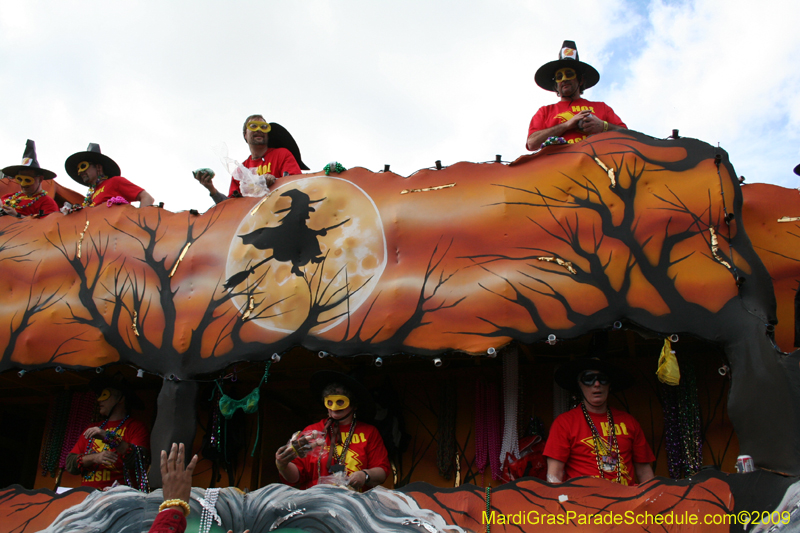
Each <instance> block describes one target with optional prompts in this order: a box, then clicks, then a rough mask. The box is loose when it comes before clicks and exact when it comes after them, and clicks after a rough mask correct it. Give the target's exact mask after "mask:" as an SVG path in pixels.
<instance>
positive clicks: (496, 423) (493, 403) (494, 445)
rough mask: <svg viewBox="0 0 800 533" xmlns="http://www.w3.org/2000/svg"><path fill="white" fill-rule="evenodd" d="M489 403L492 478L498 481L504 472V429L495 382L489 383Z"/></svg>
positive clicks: (488, 436)
mask: <svg viewBox="0 0 800 533" xmlns="http://www.w3.org/2000/svg"><path fill="white" fill-rule="evenodd" d="M487 404H488V405H487V411H486V413H487V417H488V424H487V429H488V434H487V435H486V438H487V440H488V442H489V463H490V464H491V466H492V479H494V480H495V481H498V480H500V479H501V474H502V469H501V466H500V445H501V443H502V439H503V433H502V431H503V430H502V428H501V427H500V420H501V419H502V415H501V413H500V394H499V393H498V392H497V385H495V384H494V383H490V384H489V394H488V395H487Z"/></svg>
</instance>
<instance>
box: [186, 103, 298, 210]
mask: <svg viewBox="0 0 800 533" xmlns="http://www.w3.org/2000/svg"><path fill="white" fill-rule="evenodd" d="M242 135H243V136H244V140H245V142H247V146H248V147H249V148H250V156H249V157H248V158H247V159H245V160H244V162H243V163H242V164H241V166H243V167H244V168H246V169H250V171H251V172H252V173H254V174H256V175H258V176H264V179H265V180H266V184H267V187H272V185H273V184H274V183H275V181H276V180H277V179H278V178H282V177H284V176H293V175H296V174H301V173H302V171H303V170H308V167H307V166H306V165H305V164H304V163H303V161H302V160H301V158H300V149H299V148H298V147H297V143H296V142H295V140H294V138H292V136H291V134H290V133H289V132H288V131H287V130H286V128H284V127H283V126H281V125H280V124H277V123H275V122H267V121H266V120H265V119H264V117H263V116H261V115H250V116H249V117H247V118H246V119H245V121H244V125H243V126H242ZM237 171H238V169H237ZM237 171H234V174H233V176H231V183H230V186H229V187H228V195H227V196H225V195H224V194H222V193H221V192H219V191H218V190H217V189H216V187H214V183H213V182H212V180H213V178H214V171H213V170H211V169H210V168H201V169H198V170H195V171H194V172H193V174H194V177H195V179H196V180H197V181H199V182H200V184H201V185H202V186H203V187H205V188H206V189H208V192H209V194H210V195H211V198H212V199H213V200H214V202H215V203H217V204H218V203H220V202H222V201H224V200H226V199H228V198H237V197H240V196H242V191H241V189H240V187H239V183H240V180H239V179H236V177H238V176H237ZM240 179H241V178H240Z"/></svg>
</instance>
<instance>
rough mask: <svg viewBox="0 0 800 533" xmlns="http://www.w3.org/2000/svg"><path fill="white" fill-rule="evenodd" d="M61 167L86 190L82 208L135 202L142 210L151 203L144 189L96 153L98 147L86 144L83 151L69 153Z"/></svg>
mask: <svg viewBox="0 0 800 533" xmlns="http://www.w3.org/2000/svg"><path fill="white" fill-rule="evenodd" d="M64 167H65V168H66V169H67V174H69V176H70V177H71V178H72V179H73V180H75V181H77V182H78V183H80V184H81V185H86V186H88V187H89V192H88V193H87V194H86V198H85V199H84V201H83V207H94V206H97V205H103V204H108V201H109V200H112V204H113V203H132V202H139V207H146V206H148V205H153V202H154V201H155V200H154V199H153V197H152V196H151V195H150V194H149V193H148V192H147V191H146V190H144V189H142V188H141V187H139V186H138V185H136V184H134V183H132V182H130V181H128V180H127V179H125V178H123V177H122V176H120V174H121V172H120V169H119V165H117V164H116V163H115V162H114V160H113V159H111V158H110V157H108V156H107V155H104V154H102V153H100V145H99V144H95V143H90V144H89V147H88V148H87V149H86V151H85V152H76V153H74V154H72V155H71V156H69V157H68V158H67V161H66V162H65V163H64ZM119 198H122V199H124V202H123V201H120V200H118V199H119ZM109 205H111V204H109Z"/></svg>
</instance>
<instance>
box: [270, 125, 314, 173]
mask: <svg viewBox="0 0 800 533" xmlns="http://www.w3.org/2000/svg"><path fill="white" fill-rule="evenodd" d="M269 125H270V127H271V129H270V130H269V141H268V146H269V147H270V148H286V149H287V150H289V151H290V152H291V153H292V155H293V156H294V159H295V161H297V164H298V165H300V170H309V168H308V167H307V166H306V164H305V163H303V160H302V159H301V158H300V148H299V147H298V146H297V142H295V140H294V137H292V134H291V133H289V130H287V129H286V128H284V127H283V126H281V125H280V124H278V123H277V122H270V123H269ZM278 177H280V176H278Z"/></svg>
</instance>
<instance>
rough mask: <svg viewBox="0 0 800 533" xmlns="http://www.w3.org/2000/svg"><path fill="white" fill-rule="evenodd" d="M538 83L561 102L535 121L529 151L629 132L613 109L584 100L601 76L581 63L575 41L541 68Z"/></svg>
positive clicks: (542, 110)
mask: <svg viewBox="0 0 800 533" xmlns="http://www.w3.org/2000/svg"><path fill="white" fill-rule="evenodd" d="M534 79H535V80H536V85H538V86H539V87H541V88H542V89H544V90H546V91H553V92H555V93H556V95H557V96H559V97H560V98H561V100H560V101H559V102H558V103H556V104H552V105H547V106H544V107H541V108H539V111H537V112H536V114H535V115H534V116H533V119H531V124H530V126H529V127H528V140H527V142H526V143H525V147H526V148H527V149H528V150H531V151H533V150H538V149H539V148H540V147H541V145H542V143H544V142H545V141H546V140H547V139H549V138H550V137H562V138H564V140H566V141H567V142H568V143H576V142H580V141H582V140H583V139H585V138H586V137H588V136H589V135H593V134H595V133H602V132H604V131H616V130H620V129H627V128H628V127H627V126H626V125H625V123H624V122H622V120H621V119H620V118H619V117H618V116H617V114H616V113H614V110H613V109H611V108H610V107H609V106H607V105H606V104H604V103H603V102H590V101H588V100H585V99H584V98H583V97H582V96H581V95H582V94H583V91H584V90H585V89H588V88H590V87H594V86H595V85H596V84H597V82H598V81H600V74H599V73H598V72H597V71H596V70H595V69H594V67H592V66H591V65H589V64H587V63H583V62H582V61H580V60H579V59H578V49H577V47H576V45H575V42H574V41H564V44H562V45H561V50H560V51H559V54H558V59H557V60H556V61H551V62H549V63H546V64H545V65H542V66H541V67H539V70H537V71H536V75H535V76H534Z"/></svg>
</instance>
